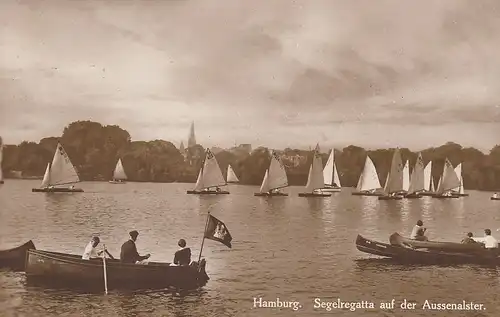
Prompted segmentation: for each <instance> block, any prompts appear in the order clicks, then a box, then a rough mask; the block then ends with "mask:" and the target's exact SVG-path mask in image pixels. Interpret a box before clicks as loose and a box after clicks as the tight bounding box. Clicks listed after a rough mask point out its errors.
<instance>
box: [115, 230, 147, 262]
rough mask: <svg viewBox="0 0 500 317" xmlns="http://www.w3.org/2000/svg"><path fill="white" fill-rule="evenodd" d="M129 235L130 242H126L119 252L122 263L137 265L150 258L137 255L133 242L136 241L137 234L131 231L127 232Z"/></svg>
mask: <svg viewBox="0 0 500 317" xmlns="http://www.w3.org/2000/svg"><path fill="white" fill-rule="evenodd" d="M129 235H130V240H128V241H127V242H125V243H124V244H123V245H122V249H121V252H120V260H121V261H122V262H123V263H137V262H140V261H143V260H146V259H149V257H150V256H151V255H150V254H146V255H139V253H138V252H137V247H136V245H135V241H136V240H137V236H138V235H139V232H137V231H136V230H133V231H130V232H129Z"/></svg>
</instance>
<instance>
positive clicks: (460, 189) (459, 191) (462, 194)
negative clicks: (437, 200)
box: [452, 163, 469, 197]
mask: <svg viewBox="0 0 500 317" xmlns="http://www.w3.org/2000/svg"><path fill="white" fill-rule="evenodd" d="M455 173H456V174H457V177H458V178H459V179H460V186H459V187H457V188H454V189H453V190H452V191H453V194H454V195H458V196H460V197H465V196H469V194H466V193H465V191H464V178H463V176H462V163H460V164H458V165H457V167H455Z"/></svg>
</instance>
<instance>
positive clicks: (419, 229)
mask: <svg viewBox="0 0 500 317" xmlns="http://www.w3.org/2000/svg"><path fill="white" fill-rule="evenodd" d="M423 226H424V223H423V222H422V220H419V221H417V224H416V225H415V227H413V230H412V231H411V236H410V239H413V240H420V241H427V237H426V236H425V235H424V233H425V231H426V230H427V229H426V228H424V227H423Z"/></svg>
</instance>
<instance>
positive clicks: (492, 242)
mask: <svg viewBox="0 0 500 317" xmlns="http://www.w3.org/2000/svg"><path fill="white" fill-rule="evenodd" d="M472 239H474V241H476V242H481V243H483V244H484V247H485V248H486V249H497V248H498V241H497V239H495V238H494V237H493V236H492V235H491V230H490V229H484V237H483V238H472Z"/></svg>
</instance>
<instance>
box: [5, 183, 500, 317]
mask: <svg viewBox="0 0 500 317" xmlns="http://www.w3.org/2000/svg"><path fill="white" fill-rule="evenodd" d="M38 185H39V181H26V180H7V181H6V183H5V184H4V185H2V186H1V187H0V248H2V249H3V248H10V247H13V246H17V245H19V244H21V243H24V242H25V241H27V240H29V239H32V240H33V241H34V243H35V245H36V247H37V248H38V249H42V250H52V251H61V252H68V253H77V254H80V253H82V252H83V249H84V247H85V245H86V244H87V243H88V241H89V239H90V238H91V237H92V236H93V235H99V236H100V237H101V241H102V242H103V243H105V244H106V245H107V247H108V249H109V250H110V252H111V253H112V254H114V255H115V256H118V255H119V248H120V246H121V244H122V243H123V242H124V241H126V240H127V239H128V232H129V231H131V230H133V229H135V230H138V231H139V233H140V235H139V238H138V241H137V246H138V250H139V253H141V254H145V253H151V254H152V256H151V258H150V260H151V261H166V262H170V261H172V258H173V254H174V252H175V251H176V250H177V248H178V247H177V241H178V239H179V238H184V239H186V240H187V242H188V246H190V247H191V248H192V251H193V259H194V260H196V259H197V257H198V252H199V249H200V244H201V238H202V234H203V228H204V225H205V221H206V215H207V211H208V210H210V211H211V213H212V214H213V215H214V216H215V217H217V218H219V219H220V220H222V221H224V222H225V224H226V225H227V227H228V229H229V231H230V232H231V234H232V236H233V248H232V249H229V248H227V247H226V246H224V245H222V244H220V243H218V242H215V241H210V240H207V241H205V247H204V250H203V256H204V257H205V258H206V259H207V272H208V274H209V276H210V278H211V280H210V281H209V282H208V284H207V286H205V287H204V288H203V289H202V290H200V291H197V292H193V293H191V294H189V295H187V296H184V297H180V296H178V295H172V294H170V293H166V292H146V293H144V292H142V293H138V292H135V293H131V292H128V293H126V292H110V293H109V294H108V295H104V292H103V294H77V293H75V292H68V291H61V290H50V289H43V288H36V287H31V286H27V285H25V278H24V274H23V273H12V272H6V271H0V285H1V288H0V316H61V317H62V316H197V317H198V316H292V315H299V316H316V315H335V316H498V313H499V312H500V304H499V301H498V299H499V295H498V291H497V290H498V287H499V284H500V279H499V276H500V274H499V271H498V270H497V269H493V268H488V267H480V266H472V265H471V266H456V267H439V266H415V267H407V266H402V265H388V264H384V263H380V262H379V261H373V260H363V259H368V258H370V255H368V254H364V253H361V252H359V251H358V250H357V249H356V247H355V243H354V241H355V239H356V236H357V234H358V233H360V234H362V235H364V236H365V237H367V238H371V239H375V240H379V241H388V237H389V235H390V234H391V233H393V232H395V231H398V232H400V233H403V234H405V235H408V234H409V233H410V231H411V228H412V227H413V225H414V224H415V222H416V221H417V220H418V219H422V220H423V221H424V224H425V226H426V227H427V228H428V235H429V237H430V238H431V239H437V240H450V241H460V240H461V239H462V237H463V235H464V234H465V233H466V232H468V231H473V232H474V233H475V234H476V235H482V232H483V229H484V228H491V229H492V231H493V232H494V234H495V233H497V234H498V235H500V232H497V231H496V229H497V228H500V222H499V219H500V201H490V200H489V196H490V195H491V193H483V192H475V191H469V193H470V196H469V197H463V198H460V199H450V200H433V199H431V198H429V197H424V198H423V199H419V200H401V201H379V200H377V197H360V196H352V195H351V194H350V189H344V192H342V193H336V194H333V195H332V197H330V198H300V197H298V196H297V193H298V192H299V191H301V188H299V187H292V188H288V189H287V190H286V191H287V192H289V193H290V196H289V197H274V198H262V197H254V196H253V193H254V192H255V191H257V190H258V187H253V186H239V185H234V186H229V190H230V192H231V194H230V195H220V196H196V195H187V194H186V190H187V189H190V188H191V187H192V186H193V184H176V183H174V184H152V183H127V184H124V185H113V184H108V183H98V182H95V183H94V182H85V183H81V184H80V186H81V187H82V188H84V189H85V193H75V194H44V193H32V192H31V188H32V187H38ZM259 297H262V298H263V299H264V300H276V298H277V297H279V298H280V300H281V301H292V300H294V301H299V302H300V304H301V306H302V308H300V309H299V310H297V311H292V310H290V309H281V310H277V309H273V308H253V305H254V298H259ZM315 298H320V299H321V300H322V301H325V302H326V301H337V299H338V298H340V299H341V300H342V301H348V302H357V301H362V300H365V301H371V302H373V303H374V304H375V306H376V307H377V308H376V309H373V310H370V309H368V310H365V309H358V310H356V311H354V312H353V311H349V310H341V309H333V310H331V311H326V310H325V309H315V308H314V299H315ZM392 299H395V300H396V308H395V309H393V310H381V309H379V308H378V307H379V303H380V302H386V301H387V302H390V301H391V300H392ZM404 299H407V300H408V301H416V302H417V303H418V304H417V307H416V309H415V310H408V311H402V310H401V309H400V303H401V302H402V301H403V300H404ZM425 300H432V301H434V302H440V303H455V302H462V300H466V301H474V302H476V303H481V304H484V307H485V308H486V310H482V311H475V312H474V311H472V312H465V311H429V310H422V309H421V307H422V305H423V304H424V301H425Z"/></svg>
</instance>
